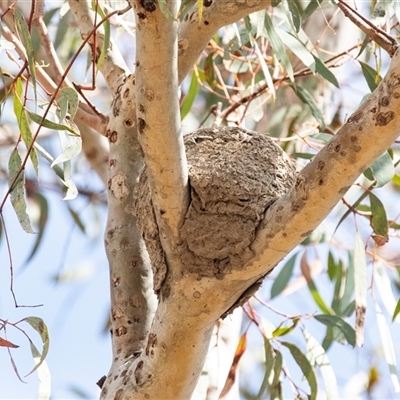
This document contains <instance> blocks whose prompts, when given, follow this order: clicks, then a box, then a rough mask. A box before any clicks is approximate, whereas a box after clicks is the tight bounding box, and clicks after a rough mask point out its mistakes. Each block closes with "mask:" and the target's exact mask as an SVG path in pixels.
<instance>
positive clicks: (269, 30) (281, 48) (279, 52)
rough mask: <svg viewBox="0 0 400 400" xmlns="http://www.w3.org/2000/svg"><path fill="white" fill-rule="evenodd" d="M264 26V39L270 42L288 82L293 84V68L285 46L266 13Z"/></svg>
mask: <svg viewBox="0 0 400 400" xmlns="http://www.w3.org/2000/svg"><path fill="white" fill-rule="evenodd" d="M264 24H265V29H266V37H267V39H268V40H269V41H270V42H271V47H272V48H273V50H274V53H275V55H276V56H277V58H278V59H279V61H280V62H281V63H282V65H283V66H284V67H285V69H286V72H287V74H288V76H289V78H290V80H291V81H292V82H294V75H293V67H292V64H291V62H290V61H289V59H288V57H287V54H286V50H285V45H284V44H283V42H282V39H281V38H280V36H279V35H278V34H277V32H276V31H275V28H274V24H273V23H272V20H271V18H270V17H269V15H268V13H265V20H264Z"/></svg>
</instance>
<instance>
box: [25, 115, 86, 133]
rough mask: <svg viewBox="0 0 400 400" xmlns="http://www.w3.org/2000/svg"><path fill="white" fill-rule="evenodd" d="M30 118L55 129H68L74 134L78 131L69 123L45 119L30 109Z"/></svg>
mask: <svg viewBox="0 0 400 400" xmlns="http://www.w3.org/2000/svg"><path fill="white" fill-rule="evenodd" d="M28 115H29V118H30V119H31V120H32V121H33V122H35V123H36V124H38V125H41V126H43V127H45V128H48V129H54V130H55V131H68V132H70V133H73V134H74V135H78V133H77V132H76V131H75V130H74V129H72V128H71V127H70V126H68V125H64V124H58V123H57V122H53V121H50V120H48V119H46V118H45V119H43V117H42V116H41V115H39V114H36V113H34V112H31V111H28Z"/></svg>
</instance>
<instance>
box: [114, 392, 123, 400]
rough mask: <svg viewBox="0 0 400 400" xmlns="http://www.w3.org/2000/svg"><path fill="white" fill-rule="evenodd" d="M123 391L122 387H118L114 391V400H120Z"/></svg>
mask: <svg viewBox="0 0 400 400" xmlns="http://www.w3.org/2000/svg"><path fill="white" fill-rule="evenodd" d="M123 393H124V389H118V390H117V393H115V397H114V400H121V399H122V395H123Z"/></svg>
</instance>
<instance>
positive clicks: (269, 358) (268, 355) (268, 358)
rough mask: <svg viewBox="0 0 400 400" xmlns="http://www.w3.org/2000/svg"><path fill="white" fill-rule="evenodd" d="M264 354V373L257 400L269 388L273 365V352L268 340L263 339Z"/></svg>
mask: <svg viewBox="0 0 400 400" xmlns="http://www.w3.org/2000/svg"><path fill="white" fill-rule="evenodd" d="M264 352H265V372H264V378H263V381H262V383H261V387H260V390H259V391H258V395H257V398H258V399H262V398H263V395H264V392H265V390H266V389H267V387H269V386H270V378H271V373H272V371H273V368H274V365H275V357H274V351H273V349H272V346H271V342H270V340H269V339H268V338H264Z"/></svg>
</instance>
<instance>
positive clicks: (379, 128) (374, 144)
mask: <svg viewBox="0 0 400 400" xmlns="http://www.w3.org/2000/svg"><path fill="white" fill-rule="evenodd" d="M399 71H400V51H399V50H397V52H396V53H395V55H394V56H393V59H392V62H391V64H390V67H389V70H388V72H387V74H386V76H385V78H384V79H383V80H382V82H381V83H380V85H379V86H378V88H377V89H376V90H375V91H374V92H373V93H372V94H371V96H370V97H369V98H368V100H367V101H366V102H364V103H363V104H362V105H361V106H360V108H359V109H358V110H357V111H356V112H355V113H354V114H353V115H352V116H351V117H350V118H349V119H348V120H347V122H346V124H345V125H344V126H343V127H342V128H341V129H340V130H339V132H338V133H337V134H336V135H335V136H334V137H333V139H332V140H331V141H330V142H329V143H328V144H327V145H326V146H325V147H324V148H323V149H322V150H321V151H320V152H319V153H318V154H317V155H316V156H315V157H314V158H313V160H312V161H311V162H310V163H309V164H308V165H307V166H306V167H305V168H304V169H303V170H302V171H301V172H300V173H299V176H298V178H297V182H296V185H295V186H294V187H293V188H292V190H291V191H290V192H289V193H287V194H286V195H285V196H284V197H282V198H281V199H279V200H278V201H277V202H276V203H274V204H273V206H272V207H270V209H268V211H267V213H266V216H265V218H264V220H263V222H262V223H261V224H260V227H259V229H258V232H257V237H256V240H255V241H254V242H253V244H252V250H253V251H254V252H255V254H257V256H256V257H255V258H254V260H253V261H252V262H251V263H249V264H248V265H247V266H246V267H245V268H244V269H243V271H241V272H239V273H238V277H237V278H238V279H249V278H250V277H251V278H250V279H251V280H252V281H256V280H257V279H259V278H260V277H261V276H263V275H264V274H265V273H267V272H268V271H270V270H271V269H272V268H274V266H275V265H276V264H277V263H278V262H279V261H280V260H282V258H283V257H284V255H286V254H288V253H289V252H290V251H291V250H292V249H293V248H294V247H295V246H297V245H298V244H299V243H301V242H302V241H303V240H304V238H305V237H307V236H308V235H309V234H310V233H311V232H312V231H313V230H314V229H315V228H316V227H317V226H318V225H319V224H320V223H321V222H322V221H323V220H324V218H325V217H326V216H327V215H328V214H329V212H330V211H331V210H332V208H333V207H334V206H335V205H336V204H337V202H338V201H339V200H340V198H342V197H343V195H344V194H345V193H346V192H347V190H348V189H349V188H350V186H351V185H352V184H353V183H354V181H355V180H356V179H357V178H358V176H359V175H360V174H361V173H362V172H363V171H364V170H365V169H366V168H368V167H369V166H370V165H371V164H372V163H373V162H374V161H375V160H376V159H377V158H378V157H379V156H380V155H381V154H382V153H383V152H384V151H385V150H386V149H387V148H388V147H390V145H391V144H392V143H393V142H394V141H395V140H396V138H397V137H398V135H399V132H400V111H399V110H400V72H399ZM239 276H240V277H239Z"/></svg>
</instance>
